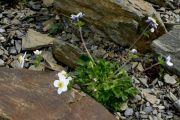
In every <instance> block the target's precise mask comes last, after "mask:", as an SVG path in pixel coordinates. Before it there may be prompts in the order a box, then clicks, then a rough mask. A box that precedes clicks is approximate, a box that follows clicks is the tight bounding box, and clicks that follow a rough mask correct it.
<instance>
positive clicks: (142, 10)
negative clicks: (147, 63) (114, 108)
mask: <svg viewBox="0 0 180 120" xmlns="http://www.w3.org/2000/svg"><path fill="white" fill-rule="evenodd" d="M55 6H56V8H57V9H58V10H60V11H61V12H63V13H67V14H68V15H69V16H70V14H77V13H78V12H80V11H81V12H83V13H84V14H85V20H86V21H87V22H89V23H90V24H92V25H94V26H96V27H97V28H99V30H101V31H103V32H104V33H105V34H106V35H107V36H108V37H109V38H111V39H112V40H113V41H115V42H116V43H119V44H121V45H127V44H132V43H133V41H135V40H136V39H137V36H139V33H138V29H139V27H140V26H142V24H144V23H145V17H147V16H153V15H155V18H156V19H157V22H158V24H159V26H158V30H157V31H156V33H155V34H153V35H152V36H153V37H150V38H151V39H154V38H156V37H158V36H160V35H162V34H164V33H165V32H166V29H165V27H164V24H163V22H162V20H161V18H160V15H159V14H158V13H157V12H156V11H155V9H154V8H153V7H152V5H151V4H149V3H148V2H145V1H144V0H98V1H97V0H88V1H87V0H63V1H62V0H55ZM140 42H142V43H141V44H137V45H141V46H139V47H144V48H146V46H147V45H146V44H148V45H149V43H150V42H147V40H143V41H142V40H141V41H140Z"/></svg>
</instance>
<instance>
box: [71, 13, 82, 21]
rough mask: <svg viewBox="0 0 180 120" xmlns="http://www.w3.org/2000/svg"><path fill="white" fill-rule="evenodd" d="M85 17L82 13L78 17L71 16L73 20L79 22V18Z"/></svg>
mask: <svg viewBox="0 0 180 120" xmlns="http://www.w3.org/2000/svg"><path fill="white" fill-rule="evenodd" d="M83 16H84V14H83V13H82V12H79V13H78V14H77V15H73V14H72V15H71V19H72V20H77V19H79V18H82V17H83Z"/></svg>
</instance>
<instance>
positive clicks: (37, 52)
mask: <svg viewBox="0 0 180 120" xmlns="http://www.w3.org/2000/svg"><path fill="white" fill-rule="evenodd" d="M41 53H42V51H40V50H36V51H34V54H35V55H40V54H41Z"/></svg>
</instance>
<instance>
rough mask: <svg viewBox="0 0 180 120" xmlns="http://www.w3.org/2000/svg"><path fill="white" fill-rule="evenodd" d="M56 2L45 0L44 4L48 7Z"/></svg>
mask: <svg viewBox="0 0 180 120" xmlns="http://www.w3.org/2000/svg"><path fill="white" fill-rule="evenodd" d="M53 3H54V0H43V4H44V5H45V6H47V7H49V6H52V4H53Z"/></svg>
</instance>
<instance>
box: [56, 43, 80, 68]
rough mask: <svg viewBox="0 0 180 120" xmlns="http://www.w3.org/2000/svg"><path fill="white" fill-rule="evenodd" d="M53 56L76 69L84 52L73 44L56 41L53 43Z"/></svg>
mask: <svg viewBox="0 0 180 120" xmlns="http://www.w3.org/2000/svg"><path fill="white" fill-rule="evenodd" d="M53 54H54V57H55V58H56V60H57V61H59V62H61V63H64V64H65V65H67V66H70V67H72V68H75V67H76V65H77V60H78V59H79V57H80V55H81V54H82V51H81V50H80V49H79V48H77V47H75V46H74V45H72V44H69V43H66V42H64V41H62V40H55V41H54V43H53Z"/></svg>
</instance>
